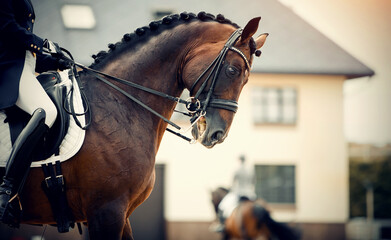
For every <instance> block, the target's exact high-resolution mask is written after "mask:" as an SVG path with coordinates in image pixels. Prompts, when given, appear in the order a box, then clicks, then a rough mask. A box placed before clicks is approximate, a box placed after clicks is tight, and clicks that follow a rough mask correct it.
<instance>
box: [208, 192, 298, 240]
mask: <svg viewBox="0 0 391 240" xmlns="http://www.w3.org/2000/svg"><path fill="white" fill-rule="evenodd" d="M228 192H229V190H228V189H226V188H222V187H219V188H217V189H216V190H214V191H212V204H213V207H214V209H215V211H216V214H217V212H218V205H219V203H220V202H221V200H222V199H223V198H224V197H225V195H227V194H228ZM222 239H223V240H228V239H244V240H255V239H262V240H299V239H300V233H299V232H298V231H297V230H296V229H293V228H290V227H289V226H287V225H286V224H284V223H280V222H277V221H275V220H273V219H272V218H271V216H270V211H269V210H268V209H267V204H266V202H265V201H263V200H262V199H257V200H255V201H251V200H248V199H246V200H242V201H240V202H239V204H238V206H237V207H236V208H235V209H234V210H233V212H232V213H231V215H230V216H229V217H228V218H227V219H226V220H225V223H224V230H223V232H222Z"/></svg>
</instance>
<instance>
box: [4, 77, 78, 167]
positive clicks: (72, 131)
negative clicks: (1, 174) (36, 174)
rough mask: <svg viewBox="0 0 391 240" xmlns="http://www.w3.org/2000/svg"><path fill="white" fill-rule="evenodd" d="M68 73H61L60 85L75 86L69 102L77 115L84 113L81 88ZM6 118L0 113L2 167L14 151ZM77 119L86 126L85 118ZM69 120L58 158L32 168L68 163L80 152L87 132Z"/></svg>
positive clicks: (36, 163) (52, 158)
mask: <svg viewBox="0 0 391 240" xmlns="http://www.w3.org/2000/svg"><path fill="white" fill-rule="evenodd" d="M68 72H69V70H66V71H62V72H60V76H61V83H59V84H65V85H66V86H71V85H72V84H73V91H74V92H73V99H69V100H72V101H73V104H74V108H75V112H76V113H81V112H84V108H83V102H82V99H81V95H80V89H79V86H78V85H77V81H76V80H75V79H70V78H69V75H68ZM69 89H70V88H68V91H69ZM67 96H68V95H67ZM5 118H6V115H5V113H4V112H3V111H0V167H5V166H6V164H7V161H8V159H9V156H10V154H11V151H12V144H11V137H10V130H9V126H8V123H4V120H5ZM77 118H78V120H79V121H80V123H81V125H82V126H83V125H84V124H85V117H84V116H79V117H77ZM69 120H70V121H69V129H68V132H67V134H66V135H65V137H64V140H63V141H62V143H61V145H60V154H59V155H58V156H55V155H53V156H51V157H50V158H48V159H42V160H41V161H38V162H33V163H32V164H31V167H40V166H41V164H46V163H54V162H56V161H61V162H63V161H66V160H68V159H70V158H71V157H73V156H74V155H75V154H76V153H77V152H78V151H79V150H80V148H81V146H82V145H83V142H84V137H85V131H84V130H82V129H81V128H79V127H78V126H77V125H76V122H75V120H74V119H73V117H72V116H71V117H70V119H69Z"/></svg>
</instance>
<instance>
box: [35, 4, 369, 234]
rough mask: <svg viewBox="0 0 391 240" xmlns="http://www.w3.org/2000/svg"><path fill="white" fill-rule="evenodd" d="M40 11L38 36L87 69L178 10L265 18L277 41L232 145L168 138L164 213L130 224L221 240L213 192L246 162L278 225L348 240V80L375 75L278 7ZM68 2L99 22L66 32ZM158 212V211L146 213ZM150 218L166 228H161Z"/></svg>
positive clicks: (242, 104) (246, 93)
mask: <svg viewBox="0 0 391 240" xmlns="http://www.w3.org/2000/svg"><path fill="white" fill-rule="evenodd" d="M33 3H34V4H35V8H36V15H37V24H36V28H35V32H36V33H37V34H39V35H40V36H42V37H47V38H48V39H50V40H52V41H54V42H58V43H59V44H60V45H61V46H63V47H65V48H67V49H68V50H70V51H71V52H72V53H73V55H74V57H75V59H77V60H78V61H79V62H81V63H84V64H89V63H90V62H92V59H91V58H90V57H89V56H91V55H92V54H94V53H97V52H98V51H100V50H107V44H108V43H113V42H117V41H119V40H120V39H121V38H122V36H123V34H125V33H127V32H132V31H134V30H135V29H136V28H138V27H141V26H145V25H147V24H148V23H149V22H150V21H151V20H153V19H154V18H155V17H158V16H162V15H165V14H169V13H172V12H183V11H187V12H199V11H206V12H210V13H214V14H218V13H222V14H224V15H225V16H226V17H227V18H229V19H231V20H232V21H233V22H236V23H238V24H239V25H240V26H244V25H245V24H246V23H247V21H248V20H249V19H251V18H252V17H256V16H262V20H261V23H260V31H259V33H262V32H268V33H270V36H269V38H268V41H267V42H266V44H265V46H264V48H263V50H262V51H263V55H262V56H261V58H259V59H255V60H254V64H253V68H252V73H251V76H250V80H249V83H248V85H247V86H246V87H245V88H244V90H243V92H242V95H241V98H240V101H239V111H238V112H237V114H236V117H235V119H234V122H233V124H232V127H231V130H230V133H229V137H228V138H227V139H226V141H225V142H224V143H223V144H221V145H218V146H216V147H215V148H213V149H205V148H203V147H202V146H200V145H199V144H198V145H189V144H188V143H187V142H184V141H182V140H181V139H179V138H177V137H175V136H173V135H169V134H166V135H165V136H164V138H163V141H162V144H161V147H160V150H159V154H158V156H157V173H158V177H157V182H156V187H155V188H156V189H155V190H154V192H153V194H154V193H155V192H156V193H158V197H157V199H158V200H157V201H156V200H155V203H156V204H157V205H160V207H159V206H157V205H154V204H152V206H157V207H156V208H157V210H156V212H155V213H156V214H150V216H151V217H150V218H149V220H148V219H146V220H143V221H144V222H142V223H140V222H139V223H135V225H133V229H134V233H135V236H137V234H138V233H137V229H138V227H140V228H142V227H143V225H144V227H145V226H147V229H148V230H147V231H149V232H153V231H151V230H150V229H161V231H162V232H159V234H160V237H163V238H164V236H167V239H208V238H209V239H218V236H216V235H214V234H212V233H210V232H208V226H209V224H210V223H211V222H212V221H213V220H214V218H215V216H214V212H213V209H212V205H211V203H210V190H212V189H214V188H216V187H218V186H226V187H229V186H230V184H231V181H232V173H233V171H234V169H235V168H236V166H237V164H238V161H237V158H238V156H239V155H241V154H245V155H246V157H247V158H248V161H249V162H250V163H251V164H254V166H255V170H256V174H257V185H256V188H257V193H258V196H259V197H262V198H264V199H265V200H266V201H267V202H268V203H269V205H270V207H271V209H272V216H273V217H274V218H275V219H276V220H278V221H284V222H290V223H294V225H296V226H298V227H300V228H301V229H302V231H303V239H344V236H345V223H346V221H347V220H348V209H349V208H348V160H347V149H346V143H345V139H344V133H343V94H342V86H343V83H344V81H346V80H349V79H353V78H357V77H363V76H371V75H373V74H374V72H373V71H372V70H371V69H370V68H368V67H367V66H365V65H364V64H362V63H361V62H360V61H359V60H357V59H355V58H354V57H352V56H351V55H350V54H349V53H347V52H346V51H344V50H343V49H342V48H340V47H339V46H337V45H336V44H335V43H333V42H332V41H331V40H329V39H328V38H327V37H326V36H324V35H323V34H322V33H320V32H319V31H318V30H316V29H315V28H313V27H312V26H311V25H310V24H309V23H307V22H305V21H304V20H303V19H301V18H300V17H298V16H297V15H296V14H294V13H293V12H292V11H291V10H290V9H288V8H286V7H285V6H284V5H282V4H281V3H279V2H278V1H277V0H259V1H250V0H244V1H222V0H216V1H207V0H199V1H196V2H186V1H175V0H170V1H165V2H164V4H163V3H160V2H158V1H153V0H145V1H124V0H112V1H103V0H101V1H88V0H72V1H71V0H66V1H49V0H41V1H38V0H35V1H34V0H33ZM67 4H76V5H86V6H89V7H90V9H91V10H92V11H90V10H87V12H88V13H85V15H87V14H89V15H90V16H91V17H94V19H93V20H90V21H89V22H88V21H87V22H88V23H89V25H88V24H87V25H88V26H89V27H88V26H87V27H83V29H75V28H72V26H71V27H69V26H68V27H66V26H65V25H63V22H65V20H64V19H62V17H65V16H64V15H61V9H63V7H64V6H66V5H67ZM91 13H92V14H91ZM62 14H65V13H64V12H62ZM70 17H71V18H72V16H70ZM183 125H184V126H186V125H187V123H184V122H183ZM153 194H152V196H153ZM152 196H151V199H152ZM148 201H149V200H147V202H146V203H145V204H150V203H148ZM151 201H153V199H152V200H151ZM149 206H151V205H149ZM140 209H142V207H140ZM151 209H155V207H154V208H150V207H148V208H146V209H145V210H142V211H149V210H151ZM137 211H138V210H136V212H137ZM140 211H141V210H140ZM137 214H139V215H143V216H147V215H148V214H147V213H142V214H140V213H137ZM156 216H159V217H156ZM151 219H154V220H156V219H160V220H161V221H158V222H157V223H156V226H157V228H155V227H153V226H151V224H152V223H151V221H152V220H151ZM154 226H155V225H154ZM156 231H158V230H156ZM139 232H142V230H140V231H139ZM159 234H158V235H159ZM141 239H143V238H142V237H141ZM144 239H147V238H144Z"/></svg>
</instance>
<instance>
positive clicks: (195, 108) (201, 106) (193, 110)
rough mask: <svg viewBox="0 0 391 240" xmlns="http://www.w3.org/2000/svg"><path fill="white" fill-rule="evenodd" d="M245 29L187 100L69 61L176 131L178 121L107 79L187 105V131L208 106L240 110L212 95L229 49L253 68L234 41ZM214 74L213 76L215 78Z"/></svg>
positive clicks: (230, 40)
mask: <svg viewBox="0 0 391 240" xmlns="http://www.w3.org/2000/svg"><path fill="white" fill-rule="evenodd" d="M242 31H243V30H242V29H240V28H239V29H237V30H236V31H235V32H233V33H232V35H231V36H230V37H229V39H228V40H227V42H226V43H225V45H224V47H223V49H222V50H221V51H220V53H219V55H218V56H217V57H216V58H215V59H214V60H213V62H212V63H211V64H210V65H209V66H208V68H206V69H205V71H204V72H203V73H202V74H201V75H200V76H199V77H198V78H197V80H196V81H195V82H194V83H193V85H192V86H191V88H190V90H189V91H190V93H191V92H192V91H193V90H194V88H195V86H196V85H197V83H199V81H200V80H201V78H203V77H204V75H205V74H206V73H207V72H208V71H209V70H210V69H212V70H211V71H210V73H209V74H208V76H207V77H206V79H205V81H204V82H203V83H202V85H201V87H200V88H199V89H198V91H197V93H196V94H195V95H194V97H190V98H188V99H187V100H183V99H181V98H178V97H173V96H170V95H168V94H165V93H162V92H159V91H156V90H153V89H150V88H147V87H144V86H141V85H138V84H136V83H133V82H130V81H127V80H124V79H121V78H117V77H114V76H111V75H109V74H106V73H103V72H100V71H97V70H95V69H92V68H89V67H86V66H84V65H82V64H80V63H76V62H75V61H73V59H72V60H70V59H67V60H70V62H71V63H73V64H74V65H76V66H78V67H80V68H82V69H83V70H85V71H86V72H88V73H90V74H92V75H94V76H95V77H96V78H97V79H99V80H101V81H102V82H104V83H105V84H107V85H109V86H110V87H112V88H114V89H115V90H117V91H119V92H120V93H122V94H123V95H125V96H126V97H127V98H129V99H131V100H132V101H134V102H135V103H137V104H139V105H140V106H141V107H143V108H145V109H146V110H148V111H149V112H151V113H152V114H154V115H156V116H157V117H159V118H160V119H162V120H163V121H164V122H166V123H168V124H169V125H171V126H173V127H174V128H176V129H177V130H181V127H180V126H178V125H177V124H175V123H174V122H172V121H170V120H169V119H167V118H165V117H164V116H162V115H161V114H160V113H158V112H156V111H155V110H153V109H152V108H150V107H149V106H147V105H146V104H144V103H143V102H141V101H140V100H138V99H137V98H135V97H134V96H132V95H130V94H129V93H128V92H126V91H124V90H123V89H122V88H120V87H118V86H116V85H114V84H113V83H111V82H110V81H108V80H107V79H106V78H108V79H111V80H114V81H117V82H119V83H122V84H125V85H128V86H131V87H134V88H137V89H139V90H142V91H145V92H148V93H151V94H154V95H157V96H160V97H163V98H166V99H169V100H171V101H174V102H177V103H181V104H184V105H185V107H186V109H187V111H188V113H183V112H181V113H182V114H184V115H187V116H190V117H191V119H190V123H191V126H190V127H189V128H188V129H187V130H186V131H188V130H190V129H191V128H192V127H193V126H194V125H195V124H196V123H197V122H198V121H199V120H200V119H201V118H202V117H203V116H205V114H206V109H207V108H208V107H212V108H220V109H225V110H228V111H232V112H234V113H236V112H237V110H238V102H237V101H234V100H228V99H217V98H212V94H213V91H214V87H215V85H216V81H217V78H218V76H219V74H220V71H221V68H222V66H223V64H224V62H225V57H226V55H227V52H228V50H232V51H234V52H236V53H238V54H239V55H240V56H241V57H242V58H243V60H244V61H245V63H246V68H247V69H248V70H250V64H249V61H248V60H247V58H246V56H245V55H244V53H243V52H242V51H240V50H239V49H237V48H236V47H234V44H235V43H236V41H237V40H238V39H239V37H240V36H241V35H242ZM62 50H64V49H62ZM212 75H213V78H212ZM209 79H212V83H211V85H210V88H209V90H208V92H207V97H206V99H205V100H202V101H200V100H199V96H200V95H201V93H202V92H203V91H204V89H205V88H206V85H207V83H208V81H209ZM166 130H167V131H168V132H171V133H173V134H175V135H176V136H178V137H181V138H183V139H184V140H186V141H188V142H189V143H195V139H190V138H188V137H186V136H184V135H183V134H182V132H176V131H174V130H172V129H169V128H166Z"/></svg>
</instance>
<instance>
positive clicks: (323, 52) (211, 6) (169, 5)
mask: <svg viewBox="0 0 391 240" xmlns="http://www.w3.org/2000/svg"><path fill="white" fill-rule="evenodd" d="M71 2H72V3H74V4H89V5H90V6H91V7H92V9H93V11H94V14H95V18H96V22H97V25H96V27H95V28H94V29H93V30H69V29H65V27H64V26H63V24H62V20H61V14H60V9H61V7H62V5H63V4H64V3H60V1H52V0H33V3H34V7H35V12H36V15H37V22H36V23H37V24H36V25H35V29H34V31H35V33H36V34H37V35H39V36H41V37H43V38H48V39H50V40H52V41H55V42H58V43H59V44H60V46H63V47H65V48H67V49H68V50H70V51H71V52H72V53H73V55H74V57H75V59H76V60H77V61H79V62H81V63H84V64H87V65H88V64H90V63H92V58H91V55H93V54H96V53H98V52H99V51H101V50H108V47H107V45H108V44H109V43H115V42H117V41H120V40H121V38H122V36H123V35H124V34H125V33H129V32H133V31H134V30H135V29H136V28H138V27H142V26H146V25H148V24H149V22H150V21H152V20H154V19H153V13H154V12H155V11H156V10H164V11H167V10H168V11H172V12H174V13H180V12H184V11H187V12H194V13H198V12H200V11H205V12H208V13H212V14H215V15H217V14H218V13H221V14H223V15H224V16H225V17H227V18H228V19H230V20H232V21H233V22H235V23H237V24H239V25H240V26H242V27H244V26H245V24H246V23H247V21H248V20H250V19H251V18H253V17H257V16H261V17H262V20H261V23H260V30H259V32H258V33H257V34H260V33H262V32H268V33H270V36H269V37H268V40H267V42H266V44H265V46H264V47H263V48H262V52H263V54H262V57H261V58H260V59H255V61H254V63H253V69H252V71H253V72H261V73H283V74H292V73H293V74H327V75H343V76H346V77H347V78H356V77H362V76H371V75H373V74H374V72H373V70H371V69H370V68H368V67H367V66H365V65H364V64H363V63H361V62H360V61H359V60H357V59H356V58H354V57H353V56H351V55H350V54H349V53H347V52H346V51H345V50H344V49H342V48H341V47H339V46H338V45H336V44H335V43H334V42H333V41H331V40H330V39H328V38H327V37H326V36H324V35H323V34H322V33H320V32H319V31H318V30H317V29H315V28H314V27H312V26H311V25H310V24H308V23H307V22H306V21H304V20H303V19H302V18H300V17H299V16H297V15H296V14H295V13H294V12H293V11H292V10H290V9H289V8H287V7H285V6H284V5H282V4H281V3H280V2H278V1H277V0H257V1H253V0H242V1H238V0H235V1H232V0H214V1H210V0H197V1H194V2H189V1H183V0H171V1H165V2H164V3H158V1H154V0H143V1H130V0H110V1H106V0H94V1H88V0H78V1H76V0H73V1H71Z"/></svg>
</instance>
